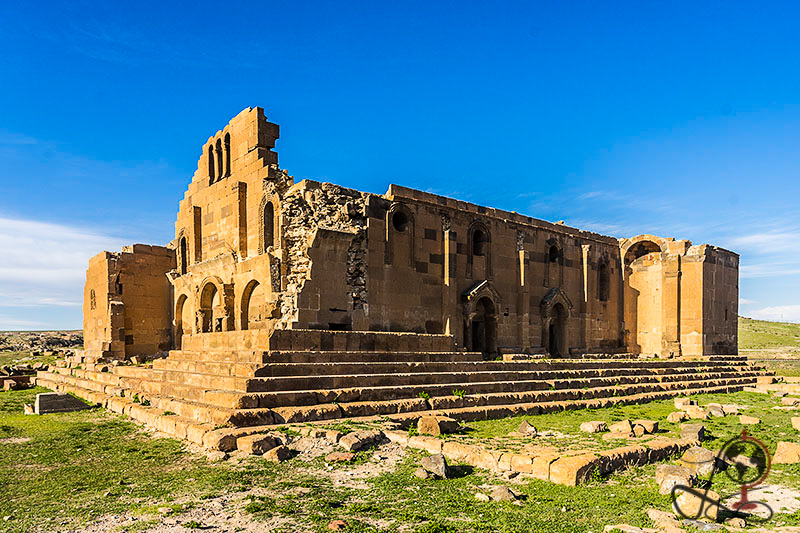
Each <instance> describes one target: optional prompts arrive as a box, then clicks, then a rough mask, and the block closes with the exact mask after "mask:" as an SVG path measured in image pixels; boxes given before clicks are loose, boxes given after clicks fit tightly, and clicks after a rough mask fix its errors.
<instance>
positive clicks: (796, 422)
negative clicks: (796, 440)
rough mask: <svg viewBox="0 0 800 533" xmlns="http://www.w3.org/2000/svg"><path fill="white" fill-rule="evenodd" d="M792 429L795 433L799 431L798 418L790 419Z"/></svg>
mask: <svg viewBox="0 0 800 533" xmlns="http://www.w3.org/2000/svg"><path fill="white" fill-rule="evenodd" d="M792 427H793V428H794V429H796V430H797V431H800V416H793V417H792Z"/></svg>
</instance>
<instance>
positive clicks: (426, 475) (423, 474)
mask: <svg viewBox="0 0 800 533" xmlns="http://www.w3.org/2000/svg"><path fill="white" fill-rule="evenodd" d="M414 475H415V476H417V477H418V478H420V479H430V478H432V477H433V474H431V473H430V472H428V471H427V470H425V469H424V468H417V469H416V470H414Z"/></svg>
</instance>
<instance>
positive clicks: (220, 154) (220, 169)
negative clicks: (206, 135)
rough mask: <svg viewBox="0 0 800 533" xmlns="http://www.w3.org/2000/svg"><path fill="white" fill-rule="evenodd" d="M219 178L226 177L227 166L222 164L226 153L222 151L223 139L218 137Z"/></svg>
mask: <svg viewBox="0 0 800 533" xmlns="http://www.w3.org/2000/svg"><path fill="white" fill-rule="evenodd" d="M216 152H217V180H220V179H222V178H223V177H225V174H224V172H225V167H224V166H222V162H223V160H224V159H223V158H224V154H223V153H222V139H217V150H216Z"/></svg>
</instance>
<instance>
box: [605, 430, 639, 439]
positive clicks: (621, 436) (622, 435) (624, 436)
mask: <svg viewBox="0 0 800 533" xmlns="http://www.w3.org/2000/svg"><path fill="white" fill-rule="evenodd" d="M634 437H636V435H634V434H633V431H630V432H628V433H623V432H621V431H610V432H608V433H603V440H615V439H632V438H634Z"/></svg>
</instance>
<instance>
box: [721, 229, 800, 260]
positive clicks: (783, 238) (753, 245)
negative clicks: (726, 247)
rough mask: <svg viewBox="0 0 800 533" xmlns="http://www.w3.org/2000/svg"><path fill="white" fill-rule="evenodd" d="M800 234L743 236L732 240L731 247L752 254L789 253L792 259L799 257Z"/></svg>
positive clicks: (773, 233) (769, 233)
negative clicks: (799, 241)
mask: <svg viewBox="0 0 800 533" xmlns="http://www.w3.org/2000/svg"><path fill="white" fill-rule="evenodd" d="M798 239H800V233H790V232H764V233H753V234H751V235H742V236H739V237H734V238H732V239H731V240H730V243H731V246H733V247H735V248H739V249H742V250H747V251H750V252H752V253H757V254H764V255H767V254H769V255H777V254H785V253H788V254H789V255H790V257H798V250H797V244H796V243H797V240H798Z"/></svg>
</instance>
